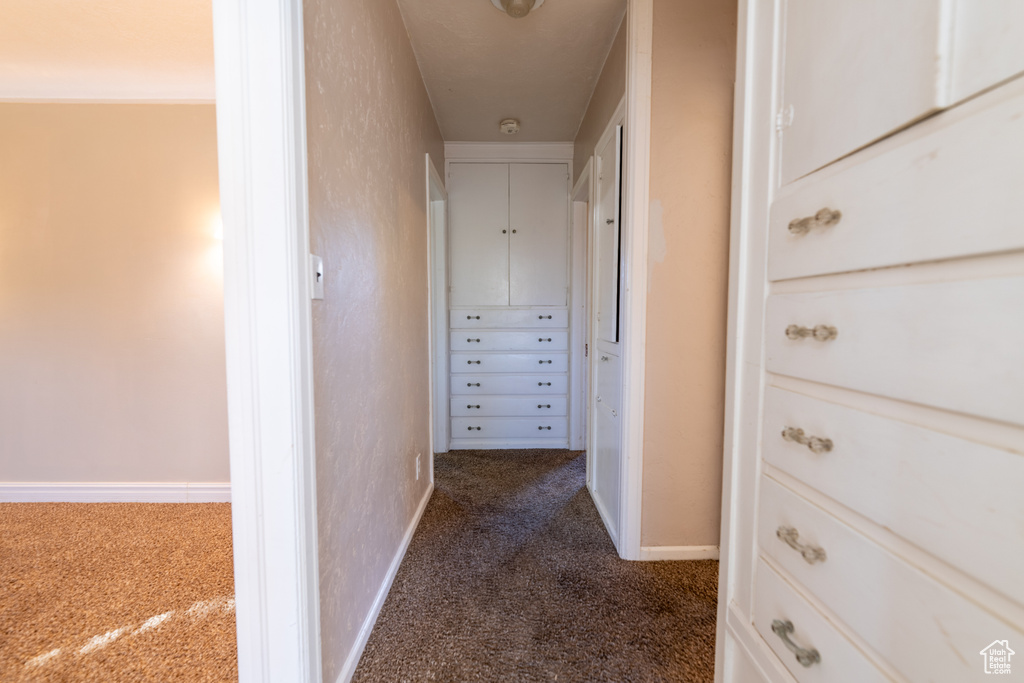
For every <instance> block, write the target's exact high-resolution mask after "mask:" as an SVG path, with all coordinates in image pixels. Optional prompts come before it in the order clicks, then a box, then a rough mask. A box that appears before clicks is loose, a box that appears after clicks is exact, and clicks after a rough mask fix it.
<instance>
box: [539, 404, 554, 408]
mask: <svg viewBox="0 0 1024 683" xmlns="http://www.w3.org/2000/svg"><path fill="white" fill-rule="evenodd" d="M537 407H538V408H550V407H551V404H550V403H548V404H547V405H545V404H543V403H538V404H537Z"/></svg>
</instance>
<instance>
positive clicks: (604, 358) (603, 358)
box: [601, 356, 611, 362]
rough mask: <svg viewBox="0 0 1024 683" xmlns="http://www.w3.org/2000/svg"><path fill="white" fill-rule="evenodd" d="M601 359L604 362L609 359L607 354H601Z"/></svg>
mask: <svg viewBox="0 0 1024 683" xmlns="http://www.w3.org/2000/svg"><path fill="white" fill-rule="evenodd" d="M601 360H602V361H604V362H608V361H609V360H611V359H610V358H608V356H601Z"/></svg>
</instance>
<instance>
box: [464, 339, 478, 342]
mask: <svg viewBox="0 0 1024 683" xmlns="http://www.w3.org/2000/svg"><path fill="white" fill-rule="evenodd" d="M466 341H468V342H479V341H480V340H479V339H467V340H466Z"/></svg>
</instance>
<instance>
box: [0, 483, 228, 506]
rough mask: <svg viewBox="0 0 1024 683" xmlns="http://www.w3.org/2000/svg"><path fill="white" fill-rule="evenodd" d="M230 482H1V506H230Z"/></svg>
mask: <svg viewBox="0 0 1024 683" xmlns="http://www.w3.org/2000/svg"><path fill="white" fill-rule="evenodd" d="M230 502H231V484H230V483H229V482H223V483H221V482H216V483H213V482H201V483H195V482H168V483H156V482H11V481H4V482H0V503H230Z"/></svg>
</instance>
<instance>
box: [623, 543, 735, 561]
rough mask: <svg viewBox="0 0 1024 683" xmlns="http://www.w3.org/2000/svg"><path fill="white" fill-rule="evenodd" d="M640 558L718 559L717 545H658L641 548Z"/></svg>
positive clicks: (652, 559)
mask: <svg viewBox="0 0 1024 683" xmlns="http://www.w3.org/2000/svg"><path fill="white" fill-rule="evenodd" d="M640 559H641V560H647V561H657V560H717V559H718V546H717V545H658V546H643V547H641V548H640Z"/></svg>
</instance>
